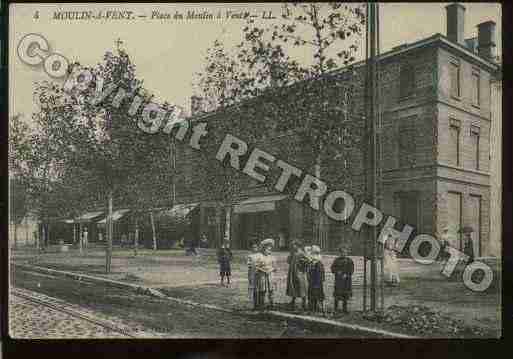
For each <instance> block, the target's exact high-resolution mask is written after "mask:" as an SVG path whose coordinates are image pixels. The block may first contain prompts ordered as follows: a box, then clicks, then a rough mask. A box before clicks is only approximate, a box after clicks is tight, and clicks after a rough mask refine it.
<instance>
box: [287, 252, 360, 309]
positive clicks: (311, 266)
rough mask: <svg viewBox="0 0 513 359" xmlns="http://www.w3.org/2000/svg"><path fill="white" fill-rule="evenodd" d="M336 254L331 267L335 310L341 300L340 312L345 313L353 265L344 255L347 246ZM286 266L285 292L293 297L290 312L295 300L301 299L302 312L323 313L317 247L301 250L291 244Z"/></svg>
mask: <svg viewBox="0 0 513 359" xmlns="http://www.w3.org/2000/svg"><path fill="white" fill-rule="evenodd" d="M339 252H340V256H339V257H337V258H336V259H335V260H334V261H333V263H332V264H331V268H330V269H331V272H332V273H333V274H334V281H335V283H334V284H335V288H334V291H333V297H334V309H335V311H338V304H339V302H340V301H342V303H343V311H344V313H347V312H348V310H347V302H348V300H349V299H350V298H351V296H352V275H353V272H354V263H353V261H352V260H351V258H349V257H348V256H347V255H348V249H347V248H346V247H341V248H340V249H339ZM287 263H288V264H289V271H288V274H287V292H286V293H287V296H289V297H291V298H292V300H291V302H290V304H289V305H290V309H292V310H294V309H295V301H296V298H301V300H302V307H303V310H307V309H309V310H311V311H315V312H317V311H319V310H321V311H323V312H324V311H325V308H324V302H325V299H326V298H325V295H324V282H325V278H326V273H325V269H324V265H323V263H322V261H321V250H320V248H319V247H318V246H316V245H314V246H311V247H310V246H306V247H302V246H301V244H300V243H299V242H294V243H292V248H291V253H290V255H289V256H288V258H287ZM307 302H308V305H307Z"/></svg>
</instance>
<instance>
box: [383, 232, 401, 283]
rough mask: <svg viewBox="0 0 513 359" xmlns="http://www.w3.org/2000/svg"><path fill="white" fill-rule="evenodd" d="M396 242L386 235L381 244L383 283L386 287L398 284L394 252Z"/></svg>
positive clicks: (397, 270)
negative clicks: (382, 246) (382, 247)
mask: <svg viewBox="0 0 513 359" xmlns="http://www.w3.org/2000/svg"><path fill="white" fill-rule="evenodd" d="M396 240H397V238H396V237H394V236H391V235H388V236H387V238H386V239H385V242H384V243H383V245H384V249H383V267H384V281H385V283H386V284H387V285H388V286H397V285H398V284H399V282H400V279H399V264H398V263H397V257H396V252H395V243H396Z"/></svg>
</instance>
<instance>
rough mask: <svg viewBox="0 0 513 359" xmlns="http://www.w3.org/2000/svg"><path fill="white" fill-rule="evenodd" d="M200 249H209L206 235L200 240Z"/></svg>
mask: <svg viewBox="0 0 513 359" xmlns="http://www.w3.org/2000/svg"><path fill="white" fill-rule="evenodd" d="M200 247H201V248H208V238H207V235H206V234H205V233H203V234H202V235H201V238H200Z"/></svg>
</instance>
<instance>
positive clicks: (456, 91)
mask: <svg viewBox="0 0 513 359" xmlns="http://www.w3.org/2000/svg"><path fill="white" fill-rule="evenodd" d="M449 74H450V78H451V96H452V97H456V98H459V97H460V64H459V62H457V61H451V62H450V63H449Z"/></svg>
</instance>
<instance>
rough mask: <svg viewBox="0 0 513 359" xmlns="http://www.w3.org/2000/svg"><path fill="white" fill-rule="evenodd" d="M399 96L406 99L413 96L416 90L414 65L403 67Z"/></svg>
mask: <svg viewBox="0 0 513 359" xmlns="http://www.w3.org/2000/svg"><path fill="white" fill-rule="evenodd" d="M399 82H400V85H399V96H400V98H405V97H409V96H411V95H413V91H414V89H415V69H414V67H413V65H409V64H406V65H402V66H401V73H400V79H399Z"/></svg>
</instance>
